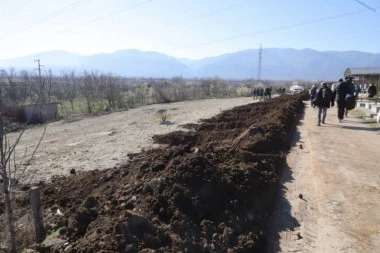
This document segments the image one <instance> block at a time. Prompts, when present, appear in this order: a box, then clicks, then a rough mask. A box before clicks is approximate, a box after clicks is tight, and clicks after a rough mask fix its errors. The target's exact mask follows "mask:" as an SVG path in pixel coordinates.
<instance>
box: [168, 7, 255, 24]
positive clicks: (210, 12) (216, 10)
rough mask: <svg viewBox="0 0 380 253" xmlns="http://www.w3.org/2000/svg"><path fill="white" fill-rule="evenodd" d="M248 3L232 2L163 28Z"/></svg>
mask: <svg viewBox="0 0 380 253" xmlns="http://www.w3.org/2000/svg"><path fill="white" fill-rule="evenodd" d="M247 3H248V2H247V1H242V2H238V3H235V4H232V5H228V6H223V7H221V8H218V9H215V10H211V11H207V12H203V13H199V14H198V15H194V16H192V17H190V18H188V19H185V20H182V21H179V22H175V23H173V24H172V25H169V26H166V27H164V28H163V29H167V28H172V27H176V26H179V25H183V24H186V23H188V22H189V21H193V20H197V19H199V18H202V17H209V16H210V14H216V13H219V12H222V11H225V10H231V9H232V8H235V7H238V6H240V5H243V4H247Z"/></svg>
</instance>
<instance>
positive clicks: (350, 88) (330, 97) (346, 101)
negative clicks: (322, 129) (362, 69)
mask: <svg viewBox="0 0 380 253" xmlns="http://www.w3.org/2000/svg"><path fill="white" fill-rule="evenodd" d="M352 79H353V78H352V77H350V76H349V77H346V80H345V81H343V79H339V81H338V83H334V84H333V85H332V86H331V89H330V88H329V87H328V86H327V83H324V82H323V83H321V84H320V87H319V88H318V87H317V85H313V87H312V88H311V89H310V91H309V94H310V99H311V105H312V106H313V107H317V108H318V117H317V125H318V126H320V125H321V123H322V124H325V123H326V115H327V109H328V108H330V106H331V107H332V106H334V105H335V102H336V105H337V108H338V122H342V120H343V119H344V117H345V116H346V117H347V111H348V110H352V109H354V108H355V104H356V99H357V96H358V91H357V90H356V89H355V85H354V84H353V83H352Z"/></svg>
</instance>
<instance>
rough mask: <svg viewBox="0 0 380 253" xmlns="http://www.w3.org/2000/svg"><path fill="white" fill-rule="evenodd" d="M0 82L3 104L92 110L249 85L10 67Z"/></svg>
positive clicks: (239, 90) (240, 91)
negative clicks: (54, 104) (37, 71)
mask: <svg viewBox="0 0 380 253" xmlns="http://www.w3.org/2000/svg"><path fill="white" fill-rule="evenodd" d="M0 86H1V89H2V91H3V105H4V106H18V105H24V104H33V103H35V102H36V101H37V99H38V100H39V101H38V102H39V103H49V102H57V103H59V104H61V105H62V108H63V104H65V103H69V104H70V107H71V110H74V107H75V101H82V102H84V104H85V105H86V110H87V112H89V113H93V112H94V111H96V110H98V109H99V108H101V109H105V108H108V109H110V110H115V109H127V108H129V107H132V106H135V105H136V104H150V103H167V102H174V101H183V100H189V99H203V98H211V97H233V96H247V95H249V93H250V88H249V86H248V85H246V84H243V83H233V82H228V81H223V80H220V79H218V78H212V79H197V80H185V79H183V78H182V77H173V78H171V79H153V78H151V79H126V78H122V77H120V76H117V75H114V74H111V73H100V72H98V71H83V72H78V71H76V70H65V71H62V72H60V73H59V74H53V72H52V71H51V70H48V71H46V72H45V73H43V74H42V77H40V76H38V75H36V74H34V73H31V72H28V71H19V72H17V71H16V70H15V69H13V68H11V69H9V70H4V69H3V70H0Z"/></svg>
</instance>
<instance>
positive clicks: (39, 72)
mask: <svg viewBox="0 0 380 253" xmlns="http://www.w3.org/2000/svg"><path fill="white" fill-rule="evenodd" d="M34 62H38V69H37V70H38V77H39V78H40V85H41V86H42V78H41V67H43V65H41V63H40V59H37V60H34Z"/></svg>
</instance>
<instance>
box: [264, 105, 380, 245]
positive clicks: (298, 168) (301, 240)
mask: <svg viewBox="0 0 380 253" xmlns="http://www.w3.org/2000/svg"><path fill="white" fill-rule="evenodd" d="M326 121H327V124H326V125H323V126H320V127H319V126H317V124H316V110H314V109H313V108H310V107H307V108H306V110H305V116H304V118H303V119H301V121H300V123H299V125H298V127H297V132H296V134H295V137H294V143H293V146H292V149H291V150H290V152H289V155H288V157H287V166H286V168H285V170H284V173H283V177H282V189H281V191H282V195H283V197H282V198H280V199H279V201H278V205H277V208H276V211H275V213H274V217H273V220H274V225H273V231H272V237H271V247H270V252H379V249H380V134H379V132H378V131H375V130H374V129H373V128H371V127H370V126H369V124H368V123H364V122H362V121H361V120H360V119H358V118H354V117H350V116H349V117H348V118H347V119H346V120H344V122H343V123H338V122H337V116H336V108H335V107H334V108H332V109H330V110H329V111H328V117H327V120H326ZM300 145H302V148H301V147H300ZM299 194H302V199H301V198H300V196H299Z"/></svg>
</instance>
